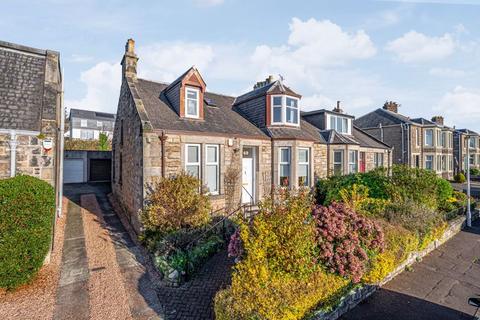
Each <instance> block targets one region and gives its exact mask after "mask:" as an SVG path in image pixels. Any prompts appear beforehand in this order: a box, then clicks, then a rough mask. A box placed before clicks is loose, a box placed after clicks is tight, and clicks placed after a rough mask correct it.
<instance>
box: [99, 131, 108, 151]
mask: <svg viewBox="0 0 480 320" xmlns="http://www.w3.org/2000/svg"><path fill="white" fill-rule="evenodd" d="M98 150H100V151H108V150H110V144H109V143H108V136H107V134H106V133H105V132H100V135H99V136H98Z"/></svg>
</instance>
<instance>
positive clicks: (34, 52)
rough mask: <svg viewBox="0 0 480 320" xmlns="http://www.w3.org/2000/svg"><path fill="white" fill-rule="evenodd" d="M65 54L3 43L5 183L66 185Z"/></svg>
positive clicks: (0, 99) (0, 122)
mask: <svg viewBox="0 0 480 320" xmlns="http://www.w3.org/2000/svg"><path fill="white" fill-rule="evenodd" d="M61 92H62V74H61V72H60V55H59V53H58V52H56V51H50V50H41V49H35V48H31V47H26V46H23V45H18V44H13V43H9V42H4V41H0V179H4V178H9V177H14V176H16V175H18V174H27V175H31V176H34V177H37V178H40V179H42V180H45V181H47V182H48V183H50V184H51V185H52V186H54V187H56V189H57V208H59V203H60V200H59V199H60V197H59V193H58V192H59V189H58V186H60V185H61V183H62V181H61V175H60V172H59V170H60V168H59V166H58V162H59V159H60V158H61V157H62V154H63V150H61V145H62V144H61V141H62V139H63V137H62V135H61V134H59V132H60V123H61V120H62V119H63V112H62V108H61Z"/></svg>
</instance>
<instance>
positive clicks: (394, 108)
mask: <svg viewBox="0 0 480 320" xmlns="http://www.w3.org/2000/svg"><path fill="white" fill-rule="evenodd" d="M398 107H400V105H399V104H398V103H397V102H395V101H386V102H385V104H384V105H383V109H384V110H388V111H391V112H395V113H398Z"/></svg>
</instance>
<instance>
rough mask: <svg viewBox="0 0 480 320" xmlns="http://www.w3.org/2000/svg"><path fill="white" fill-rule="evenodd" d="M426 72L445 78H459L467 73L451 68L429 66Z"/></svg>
mask: <svg viewBox="0 0 480 320" xmlns="http://www.w3.org/2000/svg"><path fill="white" fill-rule="evenodd" d="M428 73H429V74H430V75H432V76H437V77H445V78H461V77H464V76H466V75H467V72H466V71H464V70H460V69H452V68H431V69H430V70H429V71H428Z"/></svg>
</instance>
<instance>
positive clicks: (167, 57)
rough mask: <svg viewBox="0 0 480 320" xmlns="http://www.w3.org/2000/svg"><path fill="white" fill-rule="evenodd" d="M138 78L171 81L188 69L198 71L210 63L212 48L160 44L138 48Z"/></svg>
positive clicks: (182, 44) (186, 44)
mask: <svg viewBox="0 0 480 320" xmlns="http://www.w3.org/2000/svg"><path fill="white" fill-rule="evenodd" d="M137 55H138V56H139V57H140V59H141V60H140V62H139V63H140V64H141V65H140V68H139V76H140V77H145V78H147V79H155V80H159V81H167V82H169V81H173V80H175V79H176V78H177V77H178V76H180V75H181V74H182V73H183V72H185V71H186V70H187V69H188V68H189V67H191V66H193V65H195V66H196V67H197V68H199V69H200V71H203V70H204V69H206V67H207V66H208V65H209V64H210V63H211V62H212V59H213V55H214V52H213V48H212V47H211V46H210V45H207V44H199V43H185V42H162V43H155V44H151V45H147V46H141V47H139V48H138V53H137Z"/></svg>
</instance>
